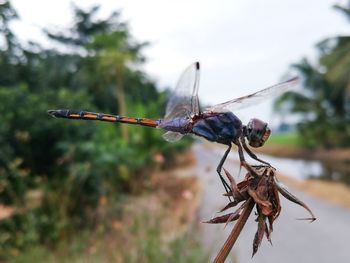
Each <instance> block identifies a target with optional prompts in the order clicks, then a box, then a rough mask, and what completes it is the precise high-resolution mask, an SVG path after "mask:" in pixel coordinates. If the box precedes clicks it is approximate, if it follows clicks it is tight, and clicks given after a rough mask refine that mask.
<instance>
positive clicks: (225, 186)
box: [216, 143, 232, 199]
mask: <svg viewBox="0 0 350 263" xmlns="http://www.w3.org/2000/svg"><path fill="white" fill-rule="evenodd" d="M231 147H232V144H231V143H230V144H229V145H228V148H227V150H226V152H225V153H224V156H223V157H222V158H221V161H220V163H219V165H218V167H217V168H216V172H217V173H218V175H219V177H220V180H221V182H222V184H223V185H224V188H225V191H226V193H227V194H228V193H229V192H231V187H230V186H229V185H228V183H227V182H226V181H225V179H224V177H223V176H222V175H221V170H222V166H223V165H224V163H225V161H226V158H227V155H228V154H229V152H230V151H231ZM229 199H230V198H229Z"/></svg>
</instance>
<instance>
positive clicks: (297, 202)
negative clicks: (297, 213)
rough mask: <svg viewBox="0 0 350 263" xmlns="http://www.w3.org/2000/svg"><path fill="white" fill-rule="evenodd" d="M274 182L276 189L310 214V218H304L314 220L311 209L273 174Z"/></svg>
mask: <svg viewBox="0 0 350 263" xmlns="http://www.w3.org/2000/svg"><path fill="white" fill-rule="evenodd" d="M274 183H275V185H276V186H277V189H278V191H279V192H280V193H281V194H282V195H283V196H284V197H285V198H286V199H288V200H289V201H291V202H293V203H296V204H298V205H300V206H302V207H304V208H305V209H306V210H307V211H308V212H309V213H310V215H311V218H304V219H305V220H310V221H311V222H313V221H315V220H316V217H315V215H314V213H312V211H311V209H310V208H309V207H308V206H307V205H306V204H305V203H304V202H302V201H301V200H299V199H298V198H297V197H296V196H294V195H293V194H292V193H290V192H289V191H288V190H287V189H286V188H285V187H284V186H283V185H282V184H281V183H280V182H278V180H277V178H276V177H275V176H274Z"/></svg>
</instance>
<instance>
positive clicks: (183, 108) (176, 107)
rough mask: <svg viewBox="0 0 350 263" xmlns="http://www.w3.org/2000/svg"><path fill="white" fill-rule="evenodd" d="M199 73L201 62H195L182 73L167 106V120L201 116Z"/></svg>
mask: <svg viewBox="0 0 350 263" xmlns="http://www.w3.org/2000/svg"><path fill="white" fill-rule="evenodd" d="M199 71H200V69H199V62H195V63H193V64H191V65H190V66H189V67H188V68H187V69H186V70H185V71H184V72H183V73H182V75H181V77H180V79H179V81H178V82H177V85H176V88H175V90H174V92H173V93H172V94H171V97H170V99H169V102H168V104H167V107H166V113H165V118H164V119H165V120H170V119H173V118H175V117H190V116H191V115H192V114H199V101H198V88H199Z"/></svg>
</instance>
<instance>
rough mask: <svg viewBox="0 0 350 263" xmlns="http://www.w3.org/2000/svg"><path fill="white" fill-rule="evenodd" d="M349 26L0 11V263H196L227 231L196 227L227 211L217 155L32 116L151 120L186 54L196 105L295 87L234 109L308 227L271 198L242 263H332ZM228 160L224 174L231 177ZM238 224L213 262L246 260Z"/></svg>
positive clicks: (225, 16)
mask: <svg viewBox="0 0 350 263" xmlns="http://www.w3.org/2000/svg"><path fill="white" fill-rule="evenodd" d="M349 19H350V2H349V1H334V0H333V1H331V0H326V1H322V3H320V1H316V0H312V1H301V0H297V1H295V0H294V1H292V0H287V1H277V0H269V1H252V0H249V1H243V0H239V1H221V2H220V3H218V2H212V1H176V2H173V3H168V2H164V1H160V0H152V1H145V2H140V1H133V0H132V1H117V2H112V1H102V0H101V1H92V0H91V1H82V0H80V1H78V0H76V1H68V0H67V1H56V2H52V1H51V2H49V1H39V0H36V1H22V0H12V1H7V0H3V1H0V262H210V259H211V258H213V256H215V253H217V251H218V249H219V248H220V245H222V244H223V242H224V240H225V238H226V236H227V234H228V233H229V232H230V230H231V228H232V226H231V225H228V226H227V227H226V228H224V226H221V225H220V226H211V225H204V224H202V223H200V222H201V221H205V220H208V219H210V218H211V217H213V216H215V215H216V212H217V211H218V210H219V209H220V208H222V207H223V206H224V205H225V204H226V202H227V198H225V197H223V196H222V193H223V190H224V189H223V188H222V186H221V185H220V182H219V180H218V178H217V174H216V171H215V169H216V166H217V164H218V162H219V160H220V159H221V156H222V155H223V153H224V151H225V148H222V147H221V146H219V145H215V144H209V143H206V142H204V141H201V140H194V139H193V138H192V137H190V136H188V137H186V138H184V139H182V140H181V141H179V142H176V143H168V142H166V141H164V140H163V138H162V132H161V131H159V130H156V129H151V128H147V127H129V126H127V125H114V124H110V123H100V122H99V123H94V122H85V121H70V120H63V119H53V118H51V117H50V116H49V115H47V113H46V112H47V110H49V109H58V108H71V109H77V110H78V109H81V110H88V111H95V112H104V113H110V114H119V115H122V116H124V115H125V116H132V117H148V118H154V119H159V118H162V116H163V115H164V111H165V107H166V103H167V100H168V98H169V95H170V94H171V89H172V88H173V87H174V86H175V84H176V81H177V79H178V78H179V76H180V74H181V72H182V71H183V70H184V69H185V68H186V67H187V66H188V65H189V64H190V63H192V62H194V61H197V60H198V61H200V62H201V66H202V69H201V84H200V91H199V96H200V99H201V104H202V105H209V104H216V103H220V102H223V101H226V100H229V99H232V98H235V97H239V96H242V95H247V94H249V93H252V92H255V91H257V90H259V89H262V88H265V87H267V86H270V85H273V84H276V83H278V82H280V81H282V80H284V79H287V78H289V77H292V76H295V75H298V76H300V77H301V79H302V83H301V85H300V87H298V89H296V90H295V91H293V92H288V93H285V94H284V95H283V96H281V97H280V98H277V100H274V98H270V99H267V100H266V102H263V103H261V104H259V105H257V106H253V107H250V108H248V109H244V110H241V111H239V112H235V114H236V115H237V116H239V117H240V118H241V119H242V121H243V122H244V123H246V122H247V121H248V120H249V119H250V118H252V117H258V118H261V119H263V120H264V121H267V122H268V123H269V125H270V126H271V127H272V130H273V135H272V136H271V138H270V140H269V141H268V143H267V144H266V145H265V146H264V147H263V148H262V149H259V150H258V153H259V156H261V158H262V159H264V160H266V161H269V162H270V163H271V164H272V165H273V166H274V167H276V168H277V170H278V172H279V173H280V174H279V178H280V180H281V181H283V183H285V184H286V185H287V186H289V187H290V188H291V191H293V192H295V193H296V194H297V195H298V196H300V198H301V199H302V200H303V201H305V202H306V203H307V204H308V205H309V206H310V207H311V209H312V210H313V211H314V213H315V214H316V216H317V217H318V220H317V221H316V222H314V223H313V224H307V223H305V222H304V221H297V220H295V218H300V217H303V216H304V214H303V211H302V210H301V209H299V208H298V207H296V206H295V205H291V204H289V203H283V202H284V201H283V202H282V206H283V211H282V215H281V217H280V218H279V220H278V221H277V222H276V223H275V229H274V230H275V231H274V233H273V242H274V246H273V247H269V246H267V243H268V242H266V241H264V243H263V245H262V248H260V251H259V252H258V254H257V255H256V256H255V257H254V259H253V260H255V261H256V262H289V261H290V262H295V261H298V262H330V261H331V260H332V261H334V262H347V259H348V258H349V257H348V255H347V253H346V252H347V251H346V247H345V244H346V241H347V239H348V236H349V235H350V227H349V224H348V222H349V219H350V210H349V208H350V96H349V94H350V35H349ZM235 151H236V149H234V150H233V151H232V153H231V155H230V158H229V160H228V161H227V163H226V164H225V167H226V168H227V169H229V171H232V174H234V175H235V176H237V179H238V180H240V179H243V178H244V176H243V175H242V174H241V175H240V177H239V176H238V175H239V173H240V169H239V166H238V162H237V160H238V156H237V154H236V152H235ZM249 162H251V163H254V162H252V160H249ZM241 173H243V172H241ZM304 217H305V216H304ZM253 219H254V218H253V216H252V218H251V219H250V222H248V225H247V227H246V230H243V233H242V236H241V237H240V238H239V239H238V243H237V245H236V246H235V248H234V249H233V252H232V253H231V254H230V257H229V259H228V260H227V262H251V259H250V258H251V248H252V241H253V237H254V232H255V231H256V223H255V222H254V220H253Z"/></svg>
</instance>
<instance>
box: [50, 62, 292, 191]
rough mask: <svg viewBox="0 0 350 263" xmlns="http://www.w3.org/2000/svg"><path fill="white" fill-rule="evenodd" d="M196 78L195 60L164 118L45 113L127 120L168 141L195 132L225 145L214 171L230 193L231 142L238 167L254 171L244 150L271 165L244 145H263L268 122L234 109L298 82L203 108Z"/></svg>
mask: <svg viewBox="0 0 350 263" xmlns="http://www.w3.org/2000/svg"><path fill="white" fill-rule="evenodd" d="M199 79H200V64H199V62H195V63H193V64H191V65H190V66H189V67H187V68H186V70H185V71H184V72H183V73H182V75H181V77H180V78H179V80H178V82H177V85H176V88H175V90H174V91H173V93H172V94H171V96H170V99H169V101H168V103H167V106H166V113H165V117H164V118H163V119H148V118H134V117H126V116H118V115H111V114H104V113H95V112H88V111H80V110H78V111H77V110H70V109H58V110H49V111H48V113H49V114H50V115H52V116H53V117H57V118H67V119H75V120H94V121H106V122H113V123H126V124H134V125H141V126H147V127H153V128H158V129H163V130H165V131H166V132H165V133H164V134H163V137H164V139H165V140H167V141H169V142H175V141H178V140H180V139H181V138H182V137H183V136H184V135H186V134H194V135H196V136H199V137H202V138H204V139H206V140H208V141H210V142H216V143H219V144H223V145H226V146H227V150H226V151H225V153H224V154H223V156H222V158H221V160H220V162H219V164H218V166H217V169H216V172H217V173H218V175H219V178H220V180H221V182H222V184H223V186H224V188H225V191H226V192H227V193H229V192H231V191H232V189H231V188H230V185H229V184H228V183H227V182H226V181H225V179H224V177H223V176H222V173H221V172H222V168H223V165H224V163H225V161H226V159H227V156H228V154H229V152H230V151H231V148H232V145H233V144H234V145H236V146H237V148H238V156H239V159H240V163H241V167H242V166H243V167H244V168H246V169H247V170H248V171H249V172H250V173H253V174H255V173H254V170H253V169H252V168H251V166H250V165H248V163H247V162H246V160H245V156H244V152H246V153H247V154H248V155H249V156H250V157H251V158H252V159H255V160H256V161H259V162H261V163H264V164H266V165H269V166H270V164H269V163H267V162H265V161H263V160H261V159H259V158H258V157H257V156H256V155H255V154H254V153H253V152H252V151H251V149H250V148H249V147H248V145H247V142H248V144H249V145H250V146H251V147H254V148H257V147H261V146H263V145H264V143H265V142H266V141H267V140H268V138H269V136H270V134H271V129H270V128H269V127H268V124H267V123H266V122H264V121H262V120H259V119H257V118H252V119H251V120H250V121H249V122H248V124H247V125H244V124H242V121H241V120H240V119H239V118H238V117H237V116H236V115H235V114H234V113H233V111H236V110H239V109H242V108H245V107H248V106H251V105H255V104H257V103H261V102H264V101H266V100H267V99H269V98H271V97H276V96H279V95H282V94H283V93H284V92H286V91H288V90H290V89H291V88H293V87H295V86H296V85H297V83H298V78H297V77H295V78H292V79H290V80H287V81H285V82H282V83H280V84H277V85H274V86H271V87H268V88H265V89H262V90H260V91H257V92H255V93H252V94H250V95H247V96H243V97H239V98H235V99H232V100H229V101H226V102H223V103H220V104H217V105H215V106H211V107H206V108H204V109H203V110H201V109H200V106H199V98H198V90H199Z"/></svg>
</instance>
